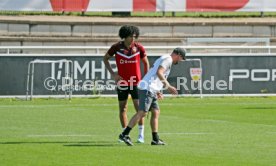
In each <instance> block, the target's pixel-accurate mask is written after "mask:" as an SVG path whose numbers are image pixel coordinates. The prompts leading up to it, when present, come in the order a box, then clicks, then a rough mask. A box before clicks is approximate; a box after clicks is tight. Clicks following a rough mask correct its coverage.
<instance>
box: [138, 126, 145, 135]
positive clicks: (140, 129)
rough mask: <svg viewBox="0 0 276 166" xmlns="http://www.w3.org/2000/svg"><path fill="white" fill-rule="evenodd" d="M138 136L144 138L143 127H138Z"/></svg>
mask: <svg viewBox="0 0 276 166" xmlns="http://www.w3.org/2000/svg"><path fill="white" fill-rule="evenodd" d="M138 129H139V135H140V136H142V137H144V125H138Z"/></svg>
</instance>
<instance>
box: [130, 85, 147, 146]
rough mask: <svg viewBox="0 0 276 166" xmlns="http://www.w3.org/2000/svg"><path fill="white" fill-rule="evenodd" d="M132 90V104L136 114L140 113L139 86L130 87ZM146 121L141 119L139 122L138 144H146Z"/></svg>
mask: <svg viewBox="0 0 276 166" xmlns="http://www.w3.org/2000/svg"><path fill="white" fill-rule="evenodd" d="M130 88H132V89H130V94H131V97H132V102H133V105H134V108H135V110H136V112H138V110H139V99H138V89H137V86H133V87H130ZM144 119H145V118H141V119H140V120H139V122H138V139H137V142H138V143H144V142H145V141H144Z"/></svg>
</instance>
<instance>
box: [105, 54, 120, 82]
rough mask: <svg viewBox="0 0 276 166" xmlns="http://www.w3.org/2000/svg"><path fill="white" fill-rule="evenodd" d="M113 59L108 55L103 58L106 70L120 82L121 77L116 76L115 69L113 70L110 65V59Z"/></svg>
mask: <svg viewBox="0 0 276 166" xmlns="http://www.w3.org/2000/svg"><path fill="white" fill-rule="evenodd" d="M110 58H112V56H110V55H109V54H108V53H106V54H105V55H104V58H103V61H104V64H105V67H106V69H107V70H108V71H109V73H110V74H111V76H112V77H113V78H114V80H115V81H116V82H118V81H119V80H121V79H122V78H121V76H119V75H118V74H116V73H115V72H114V71H113V69H112V68H111V65H110V63H109V59H110Z"/></svg>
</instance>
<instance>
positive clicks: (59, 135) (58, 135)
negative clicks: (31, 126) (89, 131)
mask: <svg viewBox="0 0 276 166" xmlns="http://www.w3.org/2000/svg"><path fill="white" fill-rule="evenodd" d="M27 136H28V137H92V136H95V135H78V134H73V135H66V134H64V135H63V134H57V135H27Z"/></svg>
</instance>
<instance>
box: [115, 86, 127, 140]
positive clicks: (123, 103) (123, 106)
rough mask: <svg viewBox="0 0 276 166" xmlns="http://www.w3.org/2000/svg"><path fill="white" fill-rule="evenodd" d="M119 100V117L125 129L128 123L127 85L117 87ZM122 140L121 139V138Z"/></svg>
mask: <svg viewBox="0 0 276 166" xmlns="http://www.w3.org/2000/svg"><path fill="white" fill-rule="evenodd" d="M117 94H118V102H119V119H120V123H121V126H122V129H123V130H124V129H125V128H126V126H127V124H128V118H127V99H128V90H127V89H126V88H125V87H119V86H118V87H117ZM119 141H120V140H119Z"/></svg>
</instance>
